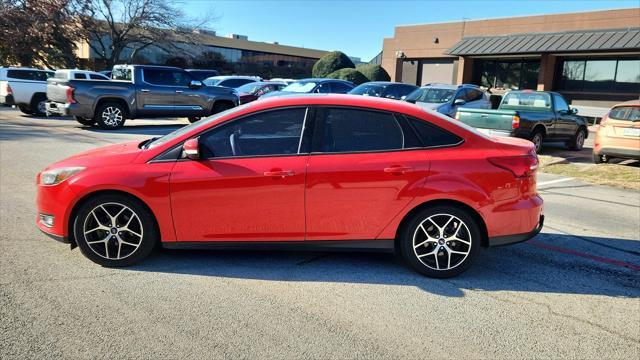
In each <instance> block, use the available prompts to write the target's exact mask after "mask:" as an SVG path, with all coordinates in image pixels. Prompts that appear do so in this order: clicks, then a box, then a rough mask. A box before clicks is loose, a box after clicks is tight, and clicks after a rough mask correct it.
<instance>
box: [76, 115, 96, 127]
mask: <svg viewBox="0 0 640 360" xmlns="http://www.w3.org/2000/svg"><path fill="white" fill-rule="evenodd" d="M75 119H76V121H77V122H79V123H80V124H82V125H84V126H93V125H94V124H95V123H96V122H95V121H94V120H93V119H91V118H86V117H84V116H76V117H75Z"/></svg>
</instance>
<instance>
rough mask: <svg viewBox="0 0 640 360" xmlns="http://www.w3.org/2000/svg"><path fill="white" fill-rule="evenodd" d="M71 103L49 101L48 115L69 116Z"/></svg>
mask: <svg viewBox="0 0 640 360" xmlns="http://www.w3.org/2000/svg"><path fill="white" fill-rule="evenodd" d="M70 105H71V104H64V103H59V102H55V101H47V104H46V109H47V110H46V111H47V115H58V116H68V115H70V114H69V107H70Z"/></svg>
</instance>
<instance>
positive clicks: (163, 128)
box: [79, 123, 185, 136]
mask: <svg viewBox="0 0 640 360" xmlns="http://www.w3.org/2000/svg"><path fill="white" fill-rule="evenodd" d="M183 126H185V124H175V123H171V124H162V125H128V124H126V125H125V126H124V127H121V128H120V129H117V130H103V129H100V128H99V127H95V126H92V127H82V126H80V127H79V128H80V130H82V131H86V132H90V133H95V134H105V135H110V134H129V135H154V136H162V135H166V134H168V133H170V132H172V131H175V130H177V129H179V128H181V127H183Z"/></svg>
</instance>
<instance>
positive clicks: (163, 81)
mask: <svg viewBox="0 0 640 360" xmlns="http://www.w3.org/2000/svg"><path fill="white" fill-rule="evenodd" d="M142 73H143V75H144V81H145V82H147V83H149V84H151V85H164V86H175V82H176V79H175V78H174V75H173V71H171V70H162V69H143V70H142Z"/></svg>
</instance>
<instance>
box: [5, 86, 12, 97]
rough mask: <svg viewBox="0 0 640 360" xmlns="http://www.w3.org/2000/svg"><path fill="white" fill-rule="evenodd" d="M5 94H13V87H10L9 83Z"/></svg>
mask: <svg viewBox="0 0 640 360" xmlns="http://www.w3.org/2000/svg"><path fill="white" fill-rule="evenodd" d="M6 90H7V95H13V89H11V85H9V84H7V89H6Z"/></svg>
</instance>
